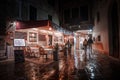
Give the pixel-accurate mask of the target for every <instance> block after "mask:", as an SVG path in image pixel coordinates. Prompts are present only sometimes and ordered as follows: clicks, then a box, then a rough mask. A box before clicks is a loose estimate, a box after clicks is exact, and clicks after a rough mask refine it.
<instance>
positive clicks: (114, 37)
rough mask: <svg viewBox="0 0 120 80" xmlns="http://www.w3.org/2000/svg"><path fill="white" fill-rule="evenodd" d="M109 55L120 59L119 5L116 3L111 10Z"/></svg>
mask: <svg viewBox="0 0 120 80" xmlns="http://www.w3.org/2000/svg"><path fill="white" fill-rule="evenodd" d="M108 15H109V18H108V19H109V53H110V56H113V57H115V58H118V57H119V25H118V5H117V2H116V1H114V2H113V3H112V5H111V6H110V10H109V13H108Z"/></svg>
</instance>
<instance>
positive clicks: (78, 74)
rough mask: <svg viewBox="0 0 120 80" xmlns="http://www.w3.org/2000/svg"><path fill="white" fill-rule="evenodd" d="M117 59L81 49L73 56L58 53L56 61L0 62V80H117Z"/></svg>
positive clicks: (119, 65)
mask: <svg viewBox="0 0 120 80" xmlns="http://www.w3.org/2000/svg"><path fill="white" fill-rule="evenodd" d="M119 79H120V62H119V61H118V60H115V59H112V58H110V57H108V56H105V55H104V54H98V53H94V54H89V50H88V51H87V54H86V57H85V53H84V51H83V50H76V51H74V53H73V52H72V56H70V55H69V54H68V56H65V55H64V54H63V53H60V55H59V60H58V61H53V59H52V58H51V57H50V56H49V58H48V60H47V61H46V60H43V59H39V58H26V61H25V62H24V63H18V64H14V61H12V60H8V61H1V62H0V80H119Z"/></svg>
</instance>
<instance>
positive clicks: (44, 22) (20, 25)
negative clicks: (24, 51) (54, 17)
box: [16, 20, 72, 34]
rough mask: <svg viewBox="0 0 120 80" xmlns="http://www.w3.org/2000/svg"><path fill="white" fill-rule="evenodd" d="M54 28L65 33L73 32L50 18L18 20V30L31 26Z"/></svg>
mask: <svg viewBox="0 0 120 80" xmlns="http://www.w3.org/2000/svg"><path fill="white" fill-rule="evenodd" d="M39 27H44V28H45V27H46V28H49V27H51V28H53V29H54V30H57V31H60V32H62V33H64V34H72V32H70V31H68V30H66V29H64V28H62V27H61V26H59V25H57V24H55V23H53V22H51V21H49V20H39V21H16V30H19V29H29V28H39Z"/></svg>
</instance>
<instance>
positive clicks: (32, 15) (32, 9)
mask: <svg viewBox="0 0 120 80" xmlns="http://www.w3.org/2000/svg"><path fill="white" fill-rule="evenodd" d="M36 19H37V9H36V8H35V7H33V6H31V5H30V20H36Z"/></svg>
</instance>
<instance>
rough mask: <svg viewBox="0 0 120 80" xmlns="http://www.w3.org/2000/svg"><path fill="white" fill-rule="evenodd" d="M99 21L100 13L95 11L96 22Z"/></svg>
mask: <svg viewBox="0 0 120 80" xmlns="http://www.w3.org/2000/svg"><path fill="white" fill-rule="evenodd" d="M99 21H100V13H99V12H97V22H99Z"/></svg>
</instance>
